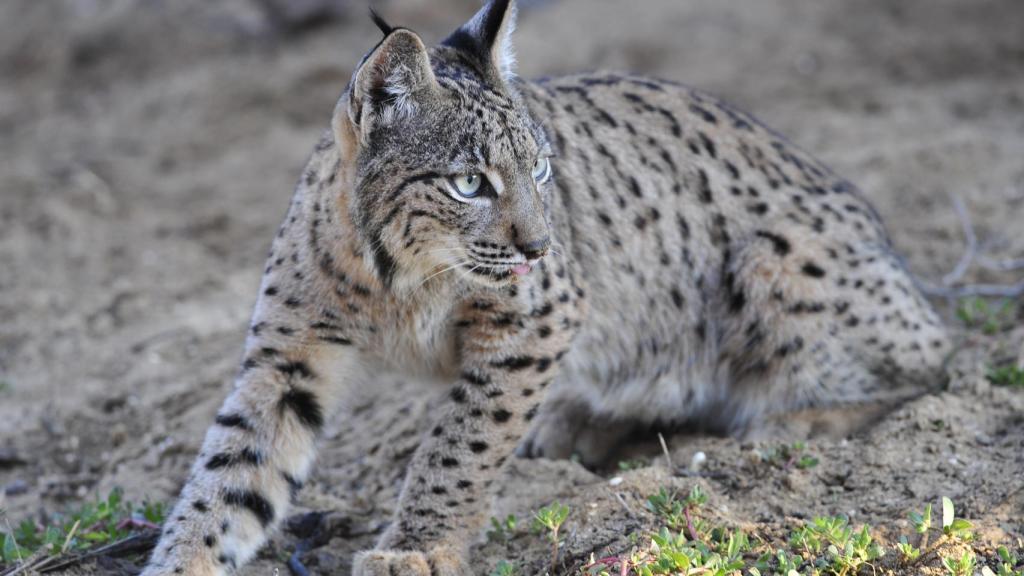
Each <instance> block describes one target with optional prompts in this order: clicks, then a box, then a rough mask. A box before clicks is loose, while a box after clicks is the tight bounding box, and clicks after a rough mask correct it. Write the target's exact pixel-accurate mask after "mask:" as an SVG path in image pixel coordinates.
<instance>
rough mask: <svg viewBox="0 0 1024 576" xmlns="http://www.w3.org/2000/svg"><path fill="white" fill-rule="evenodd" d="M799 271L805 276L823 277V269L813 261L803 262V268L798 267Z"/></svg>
mask: <svg viewBox="0 0 1024 576" xmlns="http://www.w3.org/2000/svg"><path fill="white" fill-rule="evenodd" d="M800 271H801V272H803V273H804V274H806V275H807V276H810V277H811V278H824V277H825V269H824V268H822V267H821V266H818V265H817V264H815V263H814V262H806V263H804V266H803V268H801V269H800Z"/></svg>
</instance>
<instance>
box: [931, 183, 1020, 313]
mask: <svg viewBox="0 0 1024 576" xmlns="http://www.w3.org/2000/svg"><path fill="white" fill-rule="evenodd" d="M951 199H952V201H953V208H954V209H955V210H956V214H957V219H958V220H959V221H960V228H961V230H962V231H963V235H964V243H965V246H964V253H963V255H961V256H960V259H959V260H958V261H957V263H956V266H954V267H953V269H952V270H950V271H949V273H948V274H946V275H945V276H943V277H942V279H941V281H940V283H939V284H936V283H934V282H930V281H928V280H924V279H919V280H918V282H917V283H918V286H919V287H920V289H921V291H922V292H924V293H925V294H926V295H928V296H935V297H941V298H947V299H957V298H967V297H971V296H988V297H1000V298H1020V297H1021V296H1024V280H1020V281H1018V282H1017V283H1015V284H962V285H956V284H958V283H959V282H960V281H961V280H963V277H964V275H965V274H966V273H967V271H968V270H969V269H970V267H971V264H974V263H975V262H977V263H978V264H979V265H980V266H981V267H983V268H987V269H989V270H998V271H1002V272H1007V271H1014V270H1018V269H1024V259H1003V260H998V259H994V258H991V257H987V256H984V255H981V254H979V252H980V251H979V249H978V237H977V234H976V233H975V231H974V224H973V223H972V222H971V215H970V213H969V212H968V211H967V207H966V206H965V205H964V202H963V200H962V199H961V198H960V197H959V196H957V195H956V194H953V195H951ZM985 244H986V245H987V244H989V243H985Z"/></svg>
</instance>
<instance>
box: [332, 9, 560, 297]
mask: <svg viewBox="0 0 1024 576" xmlns="http://www.w3.org/2000/svg"><path fill="white" fill-rule="evenodd" d="M467 26H469V29H468V32H467V31H466V30H467V29H466V28H465V27H464V29H462V30H461V33H462V34H463V35H462V36H460V35H459V34H460V33H458V32H457V33H456V34H455V35H453V37H452V38H449V40H448V41H446V43H445V44H443V45H442V46H440V47H438V48H436V49H434V50H433V51H430V52H428V51H427V50H426V49H425V48H424V46H423V43H422V41H420V39H419V37H418V36H417V35H416V34H415V33H413V32H411V31H409V30H405V29H390V28H385V34H386V36H385V38H384V40H382V41H381V43H380V45H378V46H377V48H375V49H374V50H373V51H372V52H371V53H370V54H368V55H367V57H366V58H365V59H364V61H363V63H362V64H361V65H360V67H359V69H358V70H357V71H356V73H355V75H354V77H353V81H352V84H351V85H350V88H349V98H348V99H347V101H348V109H347V110H345V111H342V112H347V113H344V114H339V115H340V116H342V122H341V126H340V129H341V130H342V132H343V134H342V137H344V136H345V133H344V131H345V130H346V129H347V130H349V131H350V132H349V134H350V138H352V141H353V145H354V147H355V150H354V151H355V152H356V154H355V170H354V174H355V181H354V188H355V190H356V194H355V206H353V207H352V210H353V212H354V214H353V215H354V221H355V222H356V223H357V225H358V226H359V228H360V232H361V234H362V235H363V236H364V238H365V240H366V241H367V243H368V244H369V245H370V246H372V247H373V261H374V263H375V265H376V267H377V269H378V271H379V272H380V273H381V277H382V278H386V279H388V281H390V282H392V283H393V284H398V285H408V286H414V287H416V286H419V285H422V284H423V283H425V282H427V281H428V280H429V279H431V278H432V277H434V276H440V275H443V274H445V273H448V272H453V273H455V274H457V275H458V276H460V277H462V278H464V279H465V280H467V281H470V282H474V283H483V284H489V285H492V286H500V285H504V284H508V283H511V282H515V281H516V279H517V278H518V277H519V276H522V275H524V274H527V273H528V272H529V271H530V269H531V267H532V266H533V265H534V264H536V262H537V261H538V260H539V259H540V258H542V257H543V256H544V255H545V254H546V253H547V251H548V249H549V246H550V234H549V230H548V228H549V222H548V217H547V210H546V206H547V204H548V202H547V199H548V197H549V194H550V191H551V187H552V173H553V169H552V164H551V160H550V157H551V155H552V151H551V147H550V145H549V144H548V141H547V138H546V137H545V134H544V131H543V129H542V128H541V127H540V125H539V124H538V123H537V122H535V121H534V120H533V119H532V118H531V117H530V115H529V113H528V112H527V110H526V108H525V106H524V105H523V103H522V102H521V100H520V98H519V96H518V95H517V93H516V91H515V87H514V80H513V79H512V78H511V77H510V76H508V75H506V73H504V72H503V70H505V67H504V65H503V64H502V62H501V61H500V59H501V58H502V57H507V55H506V56H503V54H504V53H503V52H500V51H495V50H496V49H486V50H485V49H483V48H482V46H484V45H486V43H485V41H484V40H483V39H480V37H479V35H480V34H483V31H481V30H477V29H474V28H473V23H472V22H471V23H470V25H467ZM496 33H500V31H497V32H496ZM467 34H469V36H466V35H467ZM496 59H497V60H496ZM345 100H346V99H344V98H343V99H342V101H343V102H344V101H345ZM338 129H339V126H338V123H337V122H336V130H338Z"/></svg>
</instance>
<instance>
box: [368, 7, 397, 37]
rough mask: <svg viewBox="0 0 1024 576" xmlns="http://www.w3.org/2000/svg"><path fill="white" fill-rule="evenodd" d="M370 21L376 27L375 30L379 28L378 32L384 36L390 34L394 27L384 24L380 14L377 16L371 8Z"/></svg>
mask: <svg viewBox="0 0 1024 576" xmlns="http://www.w3.org/2000/svg"><path fill="white" fill-rule="evenodd" d="M370 19H371V20H373V23H374V24H376V25H377V28H380V31H381V32H383V33H384V35H385V36H387V35H388V34H391V32H393V31H394V30H395V27H394V26H392V25H391V24H388V23H387V22H385V21H384V18H383V17H381V15H380V14H377V11H376V10H374V9H373V7H370Z"/></svg>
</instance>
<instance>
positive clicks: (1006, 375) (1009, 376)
mask: <svg viewBox="0 0 1024 576" xmlns="http://www.w3.org/2000/svg"><path fill="white" fill-rule="evenodd" d="M987 376H988V380H989V382H991V383H993V384H995V385H996V386H1012V387H1014V388H1024V368H1021V367H1020V366H1016V365H1013V364H1010V365H1008V366H999V367H997V368H991V369H989V371H988V374H987Z"/></svg>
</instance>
